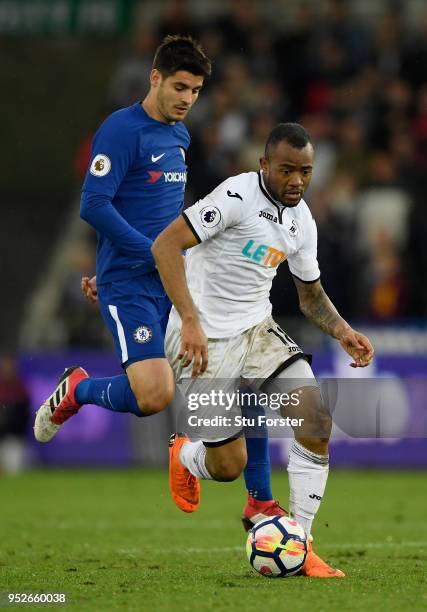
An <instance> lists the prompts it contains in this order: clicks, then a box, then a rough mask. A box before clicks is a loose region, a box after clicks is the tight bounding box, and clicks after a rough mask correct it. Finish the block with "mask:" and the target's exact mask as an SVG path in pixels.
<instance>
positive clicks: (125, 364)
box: [121, 353, 166, 370]
mask: <svg viewBox="0 0 427 612" xmlns="http://www.w3.org/2000/svg"><path fill="white" fill-rule="evenodd" d="M147 359H166V355H165V354H164V353H152V354H151V355H138V356H137V357H131V358H130V359H128V360H127V361H124V362H123V363H122V364H121V365H122V368H123V369H124V370H126V368H128V367H129V366H130V365H132V364H133V363H137V362H138V361H147Z"/></svg>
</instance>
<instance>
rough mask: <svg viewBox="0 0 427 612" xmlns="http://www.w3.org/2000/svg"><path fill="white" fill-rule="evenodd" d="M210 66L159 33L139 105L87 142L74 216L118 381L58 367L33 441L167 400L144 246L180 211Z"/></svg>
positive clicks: (187, 42)
mask: <svg viewBox="0 0 427 612" xmlns="http://www.w3.org/2000/svg"><path fill="white" fill-rule="evenodd" d="M210 73H211V62H210V60H209V58H208V57H207V56H206V55H205V53H204V51H203V49H202V48H201V47H200V45H198V44H197V43H196V42H195V41H194V40H193V39H191V38H190V37H186V36H167V37H166V38H165V39H164V40H163V42H162V44H161V45H160V46H159V47H158V49H157V50H156V53H155V56H154V60H153V67H152V70H151V73H150V90H149V92H148V94H147V96H146V98H145V99H144V100H143V102H137V103H135V104H133V105H132V106H129V107H127V108H123V109H120V110H118V111H117V112H115V113H113V114H112V115H110V116H109V117H108V118H107V119H106V120H105V121H104V123H103V124H102V125H101V127H100V128H99V129H98V131H97V133H96V135H95V137H94V140H93V143H92V157H91V163H90V167H89V170H88V172H87V175H86V178H85V181H84V184H83V188H82V197H81V217H82V218H83V219H84V220H86V221H87V222H88V223H89V224H90V225H92V226H93V227H94V228H95V229H96V230H97V233H98V240H99V241H98V250H97V264H96V289H97V296H98V300H99V305H100V310H101V313H102V316H103V319H104V321H105V323H106V325H107V326H108V328H109V330H110V332H111V334H112V336H113V339H114V344H115V348H116V351H117V354H118V355H119V358H120V361H121V364H122V367H123V368H124V370H125V371H126V373H125V374H122V375H119V376H114V377H111V378H90V377H89V376H88V374H87V372H86V371H85V370H84V369H83V368H82V367H79V366H73V367H70V368H67V369H66V370H65V372H64V373H63V375H62V376H61V378H60V380H59V383H58V385H57V387H56V388H55V390H54V391H53V393H52V395H51V396H50V397H49V398H48V399H47V400H46V401H45V402H44V403H43V404H42V406H41V407H40V409H39V410H38V412H37V415H36V420H35V424H34V434H35V437H36V439H37V440H38V441H39V442H48V441H49V440H50V439H51V438H53V436H54V435H55V434H56V433H57V431H58V430H59V429H60V427H61V426H62V425H63V424H64V423H65V421H66V420H67V419H69V418H70V417H71V416H73V415H75V414H76V413H77V412H78V411H79V409H80V407H81V406H82V405H83V404H97V405H99V406H103V407H104V408H106V409H108V410H113V411H116V412H131V413H133V414H135V415H136V416H148V415H151V414H155V413H157V412H160V411H161V410H163V409H164V408H166V407H167V406H168V405H169V404H170V402H171V401H172V399H173V396H174V387H175V383H174V376H173V373H172V370H171V368H170V366H169V363H168V361H167V359H166V357H165V353H164V347H163V343H164V333H165V329H166V324H167V320H168V316H169V311H170V301H169V298H168V297H167V295H166V293H165V291H164V289H163V286H162V283H161V281H160V277H159V275H158V273H157V270H156V268H155V263H154V259H153V256H152V254H151V246H152V244H153V241H154V240H155V238H156V237H157V236H158V234H160V232H161V231H162V230H163V229H164V228H165V227H167V226H168V225H169V224H170V223H171V222H172V221H173V220H174V219H176V218H177V217H178V216H179V215H180V213H181V211H182V207H183V203H184V189H185V184H186V179H187V166H186V163H185V155H186V151H187V149H188V146H189V144H190V137H189V134H188V131H187V129H186V127H185V126H184V124H183V123H182V121H183V119H185V117H186V115H187V113H188V111H189V110H190V108H191V107H192V105H193V104H194V102H195V101H196V100H197V98H198V95H199V93H200V90H201V88H202V86H203V82H204V80H205V79H206V78H207V77H209V76H210Z"/></svg>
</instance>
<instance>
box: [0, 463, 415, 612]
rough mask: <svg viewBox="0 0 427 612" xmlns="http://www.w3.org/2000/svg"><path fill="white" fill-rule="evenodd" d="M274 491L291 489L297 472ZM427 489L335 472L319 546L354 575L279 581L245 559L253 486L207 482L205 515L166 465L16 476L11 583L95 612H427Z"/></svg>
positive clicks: (9, 587) (7, 500) (8, 545)
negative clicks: (247, 492) (185, 505)
mask: <svg viewBox="0 0 427 612" xmlns="http://www.w3.org/2000/svg"><path fill="white" fill-rule="evenodd" d="M274 489H275V491H276V495H281V497H282V499H284V498H285V497H286V494H285V491H286V490H287V478H286V474H285V473H284V472H282V473H276V474H275V475H274ZM280 492H281V493H280ZM425 494H426V490H425V475H424V474H423V473H411V472H339V471H335V472H333V473H332V474H331V476H330V479H329V483H328V489H327V495H326V496H325V501H324V503H323V505H322V507H321V510H320V512H319V514H318V517H317V519H316V522H315V529H314V535H315V538H316V550H317V552H318V553H319V554H321V555H322V556H323V557H324V558H325V559H328V560H329V561H331V562H332V563H333V564H336V565H337V566H338V567H340V568H341V569H343V570H344V571H345V572H346V573H347V576H348V577H347V578H346V579H344V580H318V579H307V578H303V577H292V578H286V579H267V578H264V577H262V576H259V575H258V574H255V573H254V572H253V570H251V568H250V567H249V564H248V563H247V561H246V558H245V552H244V542H245V536H244V534H243V531H242V529H241V526H240V523H239V511H240V509H241V506H242V502H243V499H244V492H243V484H242V481H238V482H235V483H223V484H222V483H203V486H202V504H201V506H200V509H199V510H198V512H197V513H196V514H193V515H185V514H183V513H181V512H180V511H179V510H177V509H176V508H175V506H174V505H173V503H172V502H171V500H170V499H169V495H168V488H167V476H166V473H165V472H147V471H143V470H141V471H139V470H138V471H137V470H135V471H116V472H109V471H98V472H96V471H86V472H84V471H78V472H77V471H50V472H33V473H27V474H25V475H22V476H18V477H5V476H3V477H1V478H0V519H1V522H0V591H14V592H16V591H19V592H23V591H38V592H41V591H44V592H62V591H65V592H66V593H67V596H68V602H69V603H68V606H67V607H68V608H70V609H75V610H82V611H85V612H86V611H92V610H135V611H140V610H144V611H145V610H147V611H150V612H151V611H157V610H165V611H170V610H172V611H175V610H179V611H180V612H185V611H192V612H193V611H194V612H196V611H197V612H198V611H199V610H214V611H215V612H216V611H222V610H230V611H235V610H241V611H244V612H247V611H252V610H253V611H257V612H270V611H271V612H275V611H276V610H277V611H279V610H280V611H288V610H289V611H292V612H293V611H295V610H296V611H299V610H313V611H316V612H319V611H323V610H324V611H328V612H329V611H331V610H333V611H335V610H337V611H338V610H339V611H345V610H363V611H366V610H369V611H370V612H374V611H377V610H380V611H382V610H384V611H386V610H387V611H388V610H412V611H413V612H415V611H418V610H421V609H424V608H425V607H426V606H427V598H426V597H427V595H426V594H427V587H426V563H425V562H426V548H427V528H426V512H425V510H426V503H425ZM25 607H26V609H38V610H41V609H46V607H47V606H37V607H36V606H28V605H27V606H25ZM56 607H58V606H56ZM5 609H6V608H5Z"/></svg>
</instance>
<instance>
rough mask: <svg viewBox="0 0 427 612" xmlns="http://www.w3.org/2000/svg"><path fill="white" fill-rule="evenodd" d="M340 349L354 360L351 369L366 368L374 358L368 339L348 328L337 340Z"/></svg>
mask: <svg viewBox="0 0 427 612" xmlns="http://www.w3.org/2000/svg"><path fill="white" fill-rule="evenodd" d="M338 340H339V343H340V344H341V346H342V348H343V349H344V350H345V351H346V352H347V353H348V354H349V355H350V357H352V358H353V359H354V361H353V362H352V363H350V366H351V367H352V368H366V366H368V365H369V364H370V363H371V361H372V357H373V356H374V347H373V346H372V344H371V343H370V341H369V338H367V337H366V336H364V335H363V334H361V333H360V332H357V331H356V330H354V329H352V328H351V327H348V328H347V329H346V330H345V331H344V332H343V333H342V334H341V336H340V337H339V338H338Z"/></svg>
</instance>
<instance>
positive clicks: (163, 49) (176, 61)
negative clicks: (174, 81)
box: [153, 34, 212, 78]
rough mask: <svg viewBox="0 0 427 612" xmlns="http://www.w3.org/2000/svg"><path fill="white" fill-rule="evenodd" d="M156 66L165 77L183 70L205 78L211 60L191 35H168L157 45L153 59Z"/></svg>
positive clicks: (209, 71) (208, 73) (210, 69)
mask: <svg viewBox="0 0 427 612" xmlns="http://www.w3.org/2000/svg"><path fill="white" fill-rule="evenodd" d="M153 68H156V69H157V70H158V71H159V72H160V73H161V75H162V76H163V77H164V78H166V77H168V76H171V75H172V74H175V72H178V70H185V71H186V72H191V74H195V75H196V76H202V77H204V78H207V77H209V76H210V75H211V72H212V67H211V60H210V59H209V58H208V57H207V55H206V54H205V52H204V51H203V49H202V47H201V45H199V43H198V42H196V41H195V40H194V39H193V38H191V36H181V35H180V34H177V35H175V36H172V35H168V36H165V38H164V39H163V40H162V42H161V44H160V45H159V46H158V47H157V49H156V53H155V55H154V60H153Z"/></svg>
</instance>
